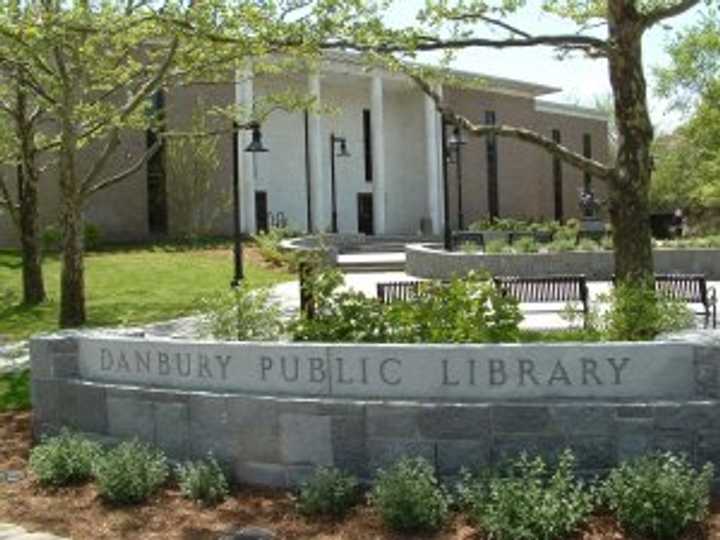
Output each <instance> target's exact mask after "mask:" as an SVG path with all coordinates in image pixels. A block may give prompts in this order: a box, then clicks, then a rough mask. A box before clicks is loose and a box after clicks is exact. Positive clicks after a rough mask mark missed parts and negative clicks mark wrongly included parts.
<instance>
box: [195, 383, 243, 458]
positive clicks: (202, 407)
mask: <svg viewBox="0 0 720 540" xmlns="http://www.w3.org/2000/svg"><path fill="white" fill-rule="evenodd" d="M188 407H189V409H188V415H189V429H190V435H189V436H190V449H189V451H190V453H191V455H193V456H194V457H195V458H202V457H205V456H207V454H208V453H212V454H213V456H215V457H216V458H217V459H218V460H220V461H222V462H229V461H231V460H232V457H233V454H234V448H233V447H234V446H235V443H236V440H237V434H236V433H233V432H232V429H231V423H230V416H229V414H228V412H227V404H226V400H225V398H224V397H222V396H215V395H212V394H200V393H198V394H196V395H193V396H191V397H190V400H189V401H188Z"/></svg>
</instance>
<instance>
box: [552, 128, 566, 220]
mask: <svg viewBox="0 0 720 540" xmlns="http://www.w3.org/2000/svg"><path fill="white" fill-rule="evenodd" d="M552 139H553V142H555V143H557V144H560V143H561V142H562V136H561V135H560V130H559V129H553V131H552ZM552 167H553V194H554V196H555V219H556V220H557V221H562V220H563V218H564V216H563V194H562V190H563V169H562V161H561V160H560V158H558V157H553V165H552Z"/></svg>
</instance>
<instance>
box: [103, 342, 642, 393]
mask: <svg viewBox="0 0 720 540" xmlns="http://www.w3.org/2000/svg"><path fill="white" fill-rule="evenodd" d="M232 361H233V357H232V356H231V355H219V354H216V355H209V354H203V353H165V352H161V351H141V350H134V351H132V352H128V353H126V352H124V351H115V352H113V351H111V350H109V349H105V348H103V349H101V350H100V369H101V370H102V371H105V372H113V373H127V374H139V375H140V374H147V375H155V376H166V377H181V378H198V379H216V380H221V381H225V380H227V379H228V371H229V368H230V366H231V362H232ZM630 363H631V360H630V358H612V357H611V358H603V359H599V360H598V359H595V358H587V357H585V358H577V359H564V360H563V359H548V360H547V361H537V360H533V359H530V358H513V359H503V358H488V359H482V360H477V359H473V358H469V359H464V360H452V361H451V360H449V359H447V358H445V359H442V360H441V361H440V362H438V363H437V377H438V379H437V380H438V381H439V382H440V383H441V384H442V385H443V386H460V385H463V386H477V385H481V384H484V385H489V386H505V385H508V384H513V385H518V386H573V385H582V386H603V385H614V386H619V385H621V384H623V374H624V372H625V370H626V369H627V367H628V366H629V365H630ZM243 364H244V363H243ZM539 364H542V366H543V367H545V368H546V369H543V370H540V369H538V365H539ZM234 365H238V363H236V364H234ZM253 365H254V369H255V370H256V371H255V373H256V375H257V378H258V379H259V380H260V381H268V380H270V379H272V380H284V381H286V382H288V383H292V382H298V381H306V382H310V383H318V384H320V383H324V382H327V381H328V380H329V379H332V382H333V384H340V385H342V384H347V385H352V384H362V385H367V384H377V383H381V384H385V385H389V386H397V385H400V384H402V383H403V369H404V367H405V366H406V367H407V369H411V368H412V359H407V361H406V362H404V360H403V359H401V358H384V359H380V360H377V361H370V359H368V358H357V359H346V358H341V357H336V358H334V359H332V360H331V361H330V363H329V364H328V362H327V361H326V359H325V358H320V357H299V356H269V355H262V356H259V357H258V358H256V359H255V360H254V362H253ZM416 365H417V364H416Z"/></svg>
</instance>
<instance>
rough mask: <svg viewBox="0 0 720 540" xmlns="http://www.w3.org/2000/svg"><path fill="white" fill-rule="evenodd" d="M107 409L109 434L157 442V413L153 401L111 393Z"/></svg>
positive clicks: (149, 442) (151, 442) (152, 442)
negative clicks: (155, 413)
mask: <svg viewBox="0 0 720 540" xmlns="http://www.w3.org/2000/svg"><path fill="white" fill-rule="evenodd" d="M126 395H128V394H126ZM107 409H108V433H109V435H111V436H114V437H122V438H125V439H132V438H134V437H137V438H139V439H140V440H142V441H144V442H146V443H148V444H155V415H154V411H153V404H152V402H150V401H145V400H140V399H135V398H133V397H116V395H109V396H108V399H107Z"/></svg>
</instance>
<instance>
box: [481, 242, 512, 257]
mask: <svg viewBox="0 0 720 540" xmlns="http://www.w3.org/2000/svg"><path fill="white" fill-rule="evenodd" d="M508 247H509V246H508V244H507V242H504V241H503V240H490V241H489V242H486V243H485V253H488V254H491V255H495V254H498V253H504V252H505V250H506V249H507V248H508Z"/></svg>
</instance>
